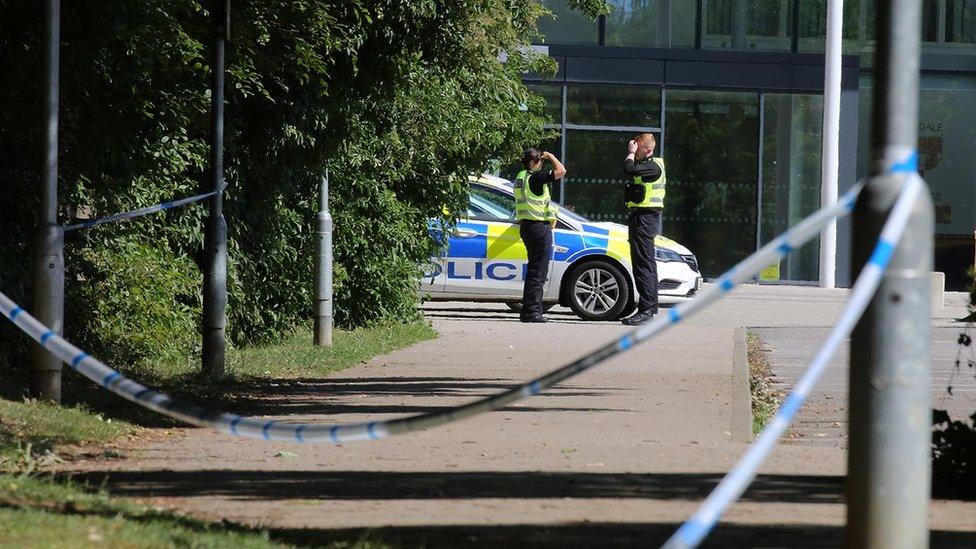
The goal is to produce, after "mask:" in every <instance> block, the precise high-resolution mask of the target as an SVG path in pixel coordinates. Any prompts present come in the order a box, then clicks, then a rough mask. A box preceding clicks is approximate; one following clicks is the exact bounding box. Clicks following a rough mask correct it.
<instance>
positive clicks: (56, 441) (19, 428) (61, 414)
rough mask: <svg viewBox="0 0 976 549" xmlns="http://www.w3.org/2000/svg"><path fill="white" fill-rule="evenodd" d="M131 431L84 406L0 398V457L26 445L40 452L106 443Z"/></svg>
mask: <svg viewBox="0 0 976 549" xmlns="http://www.w3.org/2000/svg"><path fill="white" fill-rule="evenodd" d="M132 431H133V427H132V426H131V425H129V424H127V423H124V422H119V421H114V422H113V421H112V420H111V419H106V418H104V417H102V416H101V415H98V414H93V413H91V412H89V411H87V410H85V409H84V408H73V407H67V406H55V405H52V404H47V403H44V402H38V401H35V400H26V401H23V402H13V401H9V400H5V399H0V457H9V456H10V455H12V454H14V453H16V450H18V449H27V448H28V446H30V448H31V449H32V450H33V451H36V452H43V451H44V450H50V449H52V448H54V447H55V446H57V445H61V444H87V443H106V442H111V441H112V440H115V439H118V438H121V437H123V436H126V435H128V434H130V433H132ZM31 449H28V450H27V456H28V457H30V455H31Z"/></svg>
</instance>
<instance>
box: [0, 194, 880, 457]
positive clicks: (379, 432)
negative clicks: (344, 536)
mask: <svg viewBox="0 0 976 549" xmlns="http://www.w3.org/2000/svg"><path fill="white" fill-rule="evenodd" d="M861 188H862V186H861V185H860V184H858V185H857V186H855V187H854V188H853V189H851V191H849V192H848V193H847V194H845V195H844V196H843V197H841V199H840V200H838V201H837V203H835V204H832V205H830V206H828V207H826V208H824V209H822V210H820V211H818V212H816V213H815V214H813V215H811V216H810V217H808V218H806V219H804V220H803V221H801V222H800V223H799V224H797V225H796V226H795V227H793V228H792V229H790V230H789V231H787V232H786V233H784V234H783V235H781V236H780V237H778V238H776V239H775V240H773V241H772V242H770V243H769V244H767V245H766V246H764V247H763V248H762V249H761V250H759V251H758V252H756V253H755V254H753V255H752V256H750V257H748V258H746V260H744V261H743V262H742V263H740V264H739V265H737V266H735V267H733V268H732V269H731V270H730V271H729V272H727V273H726V274H725V275H724V276H723V277H722V278H721V279H719V283H718V285H716V286H715V287H714V288H710V289H709V290H707V291H704V292H702V293H701V294H700V295H699V296H698V297H696V298H695V299H693V300H691V301H688V302H684V303H681V304H679V305H677V306H676V307H674V308H672V309H671V310H670V311H669V314H668V315H661V316H659V317H658V318H657V319H655V320H654V321H652V322H650V323H648V324H645V325H643V326H641V327H639V328H637V329H635V330H632V331H630V332H628V333H627V334H625V335H623V336H622V337H620V338H618V339H616V340H614V341H612V342H610V343H608V344H606V345H604V346H602V347H600V348H599V349H596V350H595V351H592V352H590V353H588V354H586V355H584V356H583V357H581V358H578V359H577V360H574V361H573V362H571V363H569V364H567V365H565V366H562V367H560V368H558V369H556V370H553V371H551V372H549V373H547V374H544V375H542V376H540V377H538V378H536V379H533V380H531V381H528V382H526V383H523V384H522V385H518V386H516V387H513V388H512V389H509V390H507V391H504V392H501V393H499V394H497V395H493V396H491V397H488V398H484V399H481V400H477V401H474V402H470V403H468V404H464V405H462V406H459V407H456V408H450V409H447V410H443V411H438V412H431V413H427V414H418V415H415V416H409V417H405V418H401V419H394V420H388V421H374V422H368V423H354V424H347V425H311V424H295V423H283V422H276V421H267V420H263V419H259V418H248V417H241V416H238V415H234V414H226V413H222V412H217V411H213V410H209V409H206V408H203V407H200V406H197V405H195V404H190V403H186V402H182V401H177V400H174V399H172V398H170V397H168V396H166V395H164V394H162V393H159V392H156V391H153V390H151V389H148V388H146V387H143V386H142V385H140V384H139V383H136V382H135V381H132V380H130V379H127V378H125V377H124V376H122V374H120V373H119V372H117V371H115V370H113V369H112V368H109V367H108V366H106V365H105V364H103V363H101V362H99V361H98V360H96V359H95V358H93V357H90V356H88V354H86V353H85V352H83V351H82V350H81V349H79V348H77V347H75V346H74V345H72V344H71V343H69V342H68V341H67V340H65V339H64V338H62V337H60V336H59V335H57V334H55V333H53V332H52V331H51V330H50V329H48V327H47V326H44V325H43V324H41V323H40V322H38V321H37V320H36V319H34V318H33V317H32V316H30V315H29V314H27V313H26V312H25V311H24V310H23V309H21V308H20V307H19V306H18V305H17V304H16V303H14V302H13V301H11V300H10V298H8V297H7V296H6V295H4V294H2V293H0V312H3V314H4V316H6V317H7V318H9V319H10V320H12V321H13V322H14V324H16V325H17V327H18V328H20V329H21V330H23V331H24V332H25V333H26V334H27V335H28V336H30V337H31V338H33V339H34V340H35V341H37V342H38V343H40V344H41V345H42V346H43V347H44V348H45V349H47V350H48V351H50V352H51V353H53V354H54V355H56V356H57V357H58V358H60V359H61V360H62V361H64V362H65V363H66V364H68V365H69V366H70V367H71V368H73V369H75V370H76V371H77V372H78V373H80V374H81V375H83V376H85V377H87V378H88V379H91V380H92V381H94V382H95V383H98V384H100V385H102V386H103V387H105V388H106V389H108V390H109V391H112V392H113V393H116V394H117V395H119V396H121V397H123V398H125V399H128V400H131V401H133V402H135V403H137V404H140V405H142V406H145V407H146V408H149V409H150V410H153V411H156V412H159V413H160V414H163V415H166V416H170V417H173V418H176V419H179V420H181V421H185V422H186V423H190V424H192V425H198V426H201V427H210V428H212V429H215V430H217V431H220V432H223V433H227V434H232V435H239V436H245V437H251V438H257V439H264V440H277V441H293V442H332V443H336V444H338V443H341V442H348V441H354V440H373V439H379V438H385V437H387V436H390V435H396V434H402V433H407V432H411V431H418V430H421V429H426V428H428V427H434V426H438V425H443V424H446V423H451V422H454V421H458V420H461V419H464V418H467V417H470V416H473V415H476V414H480V413H483V412H488V411H492V410H497V409H500V408H503V407H505V406H507V405H509V404H510V403H512V402H515V401H518V400H521V399H523V398H526V397H529V396H532V395H536V394H539V393H540V392H541V391H542V390H544V389H546V388H548V387H551V386H553V385H555V384H556V383H559V382H560V381H563V380H565V379H568V378H570V377H573V376H575V375H577V374H579V373H580V372H583V371H585V370H587V369H589V368H591V367H593V366H595V365H596V364H599V363H601V362H603V361H604V360H606V359H608V358H610V357H612V356H614V355H616V354H618V353H622V352H624V351H627V350H628V349H630V348H632V347H633V346H634V344H636V343H639V342H641V341H643V340H645V339H648V338H650V337H652V336H654V335H656V334H658V333H660V332H662V331H664V330H665V329H667V328H669V327H671V326H673V325H675V324H677V323H678V322H680V321H681V320H682V319H683V318H685V317H687V316H688V315H690V314H693V313H694V312H696V311H698V310H700V309H702V308H703V307H705V306H706V305H708V304H709V303H712V302H714V301H716V300H718V299H720V298H721V297H723V296H724V295H725V294H726V293H728V292H729V291H730V290H732V288H733V287H734V286H735V285H736V284H737V283H739V282H742V281H745V280H748V279H750V278H751V277H752V276H753V275H754V274H756V273H758V272H759V271H760V270H761V269H762V268H764V267H766V266H767V265H769V264H770V263H772V262H773V261H774V260H775V261H779V260H780V259H781V258H782V257H783V256H785V255H786V254H788V253H790V252H791V251H792V250H794V249H796V248H797V247H798V246H800V245H801V244H803V243H804V242H806V241H807V240H810V239H811V238H813V237H815V236H817V235H818V234H819V233H820V229H821V228H823V227H824V226H825V225H826V224H827V223H828V222H829V221H830V220H832V219H834V218H836V217H839V216H842V215H845V214H847V213H849V212H850V211H851V210H852V209H853V207H854V200H855V199H856V198H857V195H858V193H859V192H860V190H861Z"/></svg>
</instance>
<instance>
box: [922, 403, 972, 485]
mask: <svg viewBox="0 0 976 549" xmlns="http://www.w3.org/2000/svg"><path fill="white" fill-rule="evenodd" d="M933 412H934V413H933V420H932V424H933V425H935V426H936V428H935V429H934V430H933V432H932V487H933V491H934V492H935V493H936V495H939V496H949V495H953V494H959V495H962V496H965V497H970V498H971V497H973V496H976V413H974V414H973V415H971V416H969V420H970V422H968V423H967V422H965V421H958V420H957V421H952V419H951V418H950V417H949V414H948V413H947V412H946V411H945V410H933Z"/></svg>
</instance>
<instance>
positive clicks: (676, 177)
mask: <svg viewBox="0 0 976 549" xmlns="http://www.w3.org/2000/svg"><path fill="white" fill-rule="evenodd" d="M544 3H545V4H547V5H548V6H549V7H550V9H552V11H553V12H554V13H555V14H556V16H557V18H556V19H555V20H552V19H546V20H543V21H541V22H540V28H541V30H542V31H543V33H544V34H545V36H546V38H545V42H544V44H543V45H542V47H545V48H547V50H548V52H549V54H550V55H552V56H553V57H554V58H555V59H556V61H557V62H558V63H559V72H558V74H557V75H556V76H555V77H548V78H542V77H540V76H530V77H528V78H527V81H528V82H529V83H530V87H531V88H532V89H533V90H535V91H537V92H538V93H540V94H541V95H542V96H543V97H545V98H546V99H547V104H548V106H549V111H548V112H549V113H550V116H551V121H552V128H553V129H556V130H558V133H559V136H560V137H559V139H557V140H555V141H554V142H553V143H549V144H545V145H546V146H547V147H550V148H553V149H554V150H556V151H558V152H560V153H561V154H562V155H563V158H564V160H565V161H566V162H567V166H568V168H569V170H570V175H569V176H568V177H567V178H566V180H565V181H564V182H563V184H562V187H561V189H560V192H559V194H558V196H559V198H560V199H561V200H562V201H563V202H564V203H566V204H568V205H570V206H572V207H574V208H575V209H576V210H577V211H579V212H580V213H582V214H584V215H589V216H591V217H594V218H597V219H602V220H611V221H618V222H620V221H623V220H624V217H625V214H626V209H625V208H624V206H623V200H622V190H621V188H622V186H623V174H622V172H621V163H622V158H623V155H624V154H625V144H626V142H627V141H628V140H629V139H630V138H631V137H632V136H633V135H634V134H635V133H638V132H642V131H650V132H653V133H655V134H656V135H657V136H658V138H659V142H661V146H660V151H659V152H660V153H661V154H662V155H663V156H664V158H665V159H666V161H667V162H668V183H669V189H668V202H667V206H666V208H665V210H666V211H665V222H664V232H665V234H666V235H667V236H670V237H672V238H675V239H676V240H678V241H679V242H682V243H683V244H686V245H687V246H689V247H690V248H692V250H694V251H695V252H696V253H697V254H698V255H699V258H700V263H701V264H702V270H703V273H704V274H705V276H706V277H714V276H717V275H718V274H720V273H721V272H722V271H724V270H725V269H726V268H728V267H729V266H731V265H733V264H735V263H736V262H738V261H739V260H740V259H742V258H744V257H745V256H747V255H749V254H750V253H752V252H753V251H755V250H756V249H757V247H758V246H760V245H762V244H763V243H765V242H768V241H769V240H770V239H771V238H773V237H774V236H776V235H777V234H779V233H781V232H782V231H783V230H785V228H787V227H789V226H791V225H793V224H795V223H796V222H797V221H798V220H800V219H802V218H803V217H804V216H806V215H808V214H809V213H810V212H812V211H814V210H816V209H817V208H819V206H820V149H821V146H822V143H821V133H822V128H821V125H822V105H823V101H822V93H823V57H822V53H821V52H822V51H823V43H824V40H823V36H824V25H825V13H826V4H827V2H826V0H823V1H811V0H719V1H706V0H670V1H668V0H612V1H611V2H610V3H611V4H613V5H614V6H615V8H616V9H615V10H614V13H613V14H612V15H610V16H607V17H603V18H601V19H600V20H598V21H589V20H587V19H586V18H585V17H583V16H582V15H579V14H577V13H576V12H573V11H572V10H569V9H567V8H566V2H565V1H564V0H547V1H545V2H544ZM844 12H845V22H844V28H843V36H844V52H845V57H844V61H843V64H844V68H843V88H844V91H843V96H842V113H841V147H840V150H841V173H840V181H841V183H840V186H841V192H843V191H844V190H845V189H846V188H849V187H850V186H851V185H853V184H854V182H855V180H856V179H857V178H859V177H863V176H865V175H866V172H867V158H868V154H869V143H870V105H871V90H872V82H873V78H872V72H873V71H872V68H871V66H872V63H873V49H874V42H873V40H874V28H873V27H874V24H875V22H874V20H873V18H874V13H875V9H874V2H873V1H870V0H861V1H859V2H852V1H850V0H849V1H848V2H845V9H844ZM923 13H924V16H923V20H922V21H920V25H921V26H922V36H923V40H924V41H925V42H924V44H923V63H922V71H923V75H922V90H921V95H920V112H919V115H920V116H919V118H920V127H919V150H920V153H921V155H920V156H921V158H920V166H919V169H920V171H921V172H922V173H923V175H924V176H925V178H926V180H927V181H928V182H929V184H930V186H931V190H932V195H933V199H934V201H935V203H936V215H937V223H938V225H937V227H938V229H937V232H938V236H937V249H936V267H937V268H938V269H940V270H943V271H945V272H946V274H947V280H948V282H949V284H950V286H951V287H956V288H961V287H962V286H964V285H965V283H966V279H965V271H966V269H967V268H968V266H970V265H971V264H972V261H973V246H974V242H973V238H974V237H973V230H974V227H976V154H974V152H976V109H973V108H972V106H973V105H976V0H961V1H960V0H927V1H925V2H924V3H923ZM838 234H839V240H838V258H837V260H838V261H837V264H838V277H837V279H838V282H839V283H840V284H846V283H848V282H849V280H850V272H849V271H850V268H849V260H848V255H849V246H848V244H849V238H850V230H849V224H848V223H846V222H845V223H842V224H841V225H840V227H839V233H838ZM818 270H819V251H818V244H817V242H813V243H812V244H811V245H809V246H807V247H806V248H805V249H803V250H801V251H799V253H797V254H795V255H794V256H793V257H791V258H789V259H787V260H784V261H783V262H781V263H780V264H779V265H771V266H770V267H769V268H768V269H766V270H765V271H764V273H763V276H762V279H763V280H768V281H790V282H797V283H814V282H816V280H817V277H818Z"/></svg>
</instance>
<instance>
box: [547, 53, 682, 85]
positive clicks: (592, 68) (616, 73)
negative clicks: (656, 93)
mask: <svg viewBox="0 0 976 549" xmlns="http://www.w3.org/2000/svg"><path fill="white" fill-rule="evenodd" d="M566 80H567V81H569V82H614V83H620V84H660V83H662V82H664V62H663V61H659V60H654V59H616V58H612V57H611V58H607V57H604V58H598V57H568V58H566Z"/></svg>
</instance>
